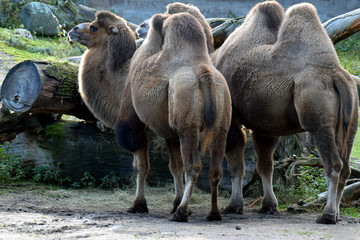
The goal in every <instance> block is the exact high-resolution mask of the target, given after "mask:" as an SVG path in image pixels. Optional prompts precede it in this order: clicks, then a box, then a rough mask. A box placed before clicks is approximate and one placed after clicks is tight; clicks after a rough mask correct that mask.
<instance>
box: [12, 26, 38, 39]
mask: <svg viewBox="0 0 360 240" xmlns="http://www.w3.org/2000/svg"><path fill="white" fill-rule="evenodd" d="M14 34H17V35H20V36H21V37H26V38H28V39H31V40H33V39H34V38H33V36H32V35H31V32H30V31H28V30H26V29H22V28H19V29H15V30H14Z"/></svg>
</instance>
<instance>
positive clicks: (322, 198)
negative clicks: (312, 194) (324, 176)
mask: <svg viewBox="0 0 360 240" xmlns="http://www.w3.org/2000/svg"><path fill="white" fill-rule="evenodd" d="M327 198H328V192H323V193H320V194H319V195H318V198H317V199H315V200H313V201H310V202H308V203H305V204H304V205H303V206H302V207H303V208H312V207H314V206H317V205H320V204H324V203H325V202H326V200H327ZM359 198H360V182H356V183H353V184H350V185H348V186H346V187H345V188H344V193H343V200H344V202H345V203H346V204H349V205H351V206H359ZM305 202H306V201H305Z"/></svg>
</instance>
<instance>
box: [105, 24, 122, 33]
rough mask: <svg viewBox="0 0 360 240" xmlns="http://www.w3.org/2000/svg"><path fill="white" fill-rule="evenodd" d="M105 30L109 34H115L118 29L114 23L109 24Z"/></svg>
mask: <svg viewBox="0 0 360 240" xmlns="http://www.w3.org/2000/svg"><path fill="white" fill-rule="evenodd" d="M107 32H108V33H109V34H117V33H118V32H119V30H118V29H117V28H116V27H115V26H114V25H111V26H110V27H108V29H107Z"/></svg>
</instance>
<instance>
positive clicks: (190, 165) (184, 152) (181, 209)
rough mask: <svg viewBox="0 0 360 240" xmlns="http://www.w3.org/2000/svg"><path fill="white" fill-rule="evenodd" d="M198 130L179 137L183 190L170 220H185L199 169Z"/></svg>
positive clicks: (186, 219)
mask: <svg viewBox="0 0 360 240" xmlns="http://www.w3.org/2000/svg"><path fill="white" fill-rule="evenodd" d="M198 142H199V132H195V133H192V134H189V133H188V134H186V135H183V136H181V137H180V149H181V156H182V160H183V164H184V169H185V191H184V195H183V198H182V200H181V202H180V205H179V206H178V208H177V210H176V212H175V213H174V214H173V216H172V217H171V219H170V220H171V221H177V222H187V221H188V216H189V206H190V200H191V194H192V191H193V188H194V186H195V184H196V181H197V178H198V176H199V173H200V171H201V167H202V165H201V159H200V153H199V150H198Z"/></svg>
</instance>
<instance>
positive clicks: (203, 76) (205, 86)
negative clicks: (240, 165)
mask: <svg viewBox="0 0 360 240" xmlns="http://www.w3.org/2000/svg"><path fill="white" fill-rule="evenodd" d="M197 75H198V80H199V87H200V90H201V92H202V93H203V96H204V127H203V128H204V138H203V141H202V146H201V152H202V154H204V153H205V151H206V149H207V148H208V146H209V144H210V143H211V141H212V138H213V135H214V126H215V121H216V117H217V109H216V84H215V77H214V73H213V72H212V71H211V70H210V68H209V67H208V66H205V65H203V66H200V67H199V70H198V74H197Z"/></svg>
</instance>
